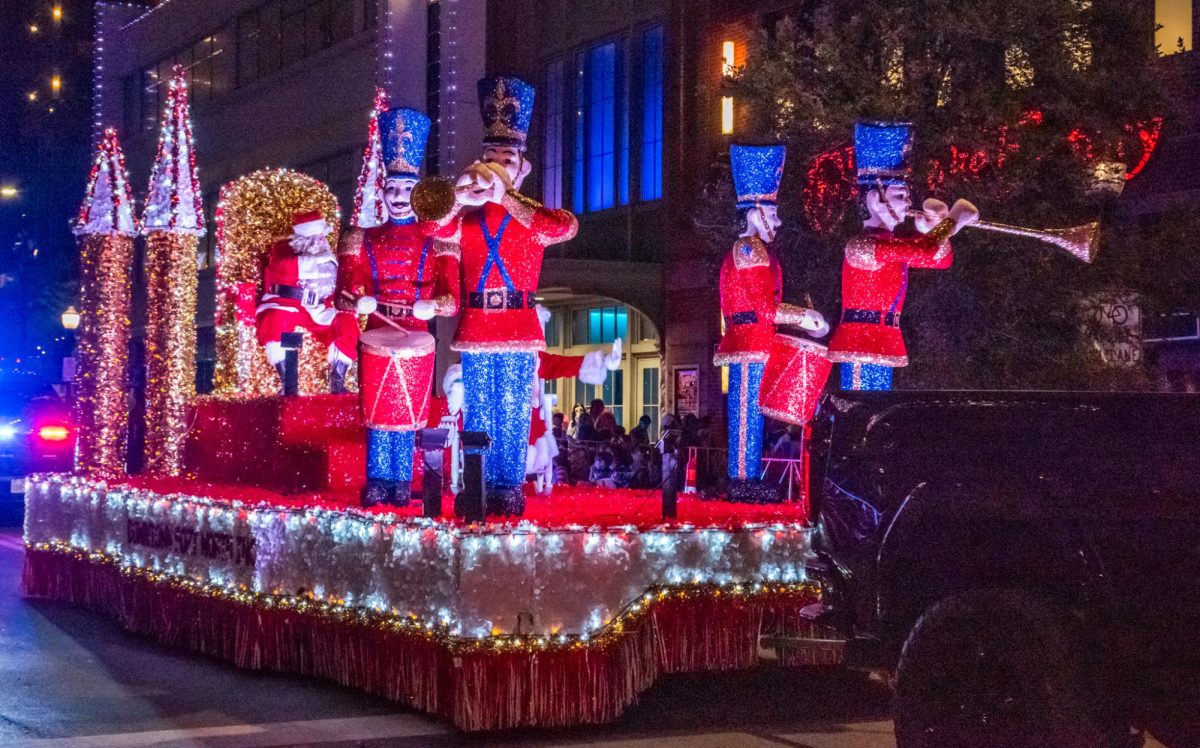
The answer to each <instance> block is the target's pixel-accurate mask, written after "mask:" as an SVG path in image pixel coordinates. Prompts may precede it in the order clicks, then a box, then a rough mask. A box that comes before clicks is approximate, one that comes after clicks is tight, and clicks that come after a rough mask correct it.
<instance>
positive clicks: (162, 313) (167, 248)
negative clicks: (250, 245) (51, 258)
mask: <svg viewBox="0 0 1200 748" xmlns="http://www.w3.org/2000/svg"><path fill="white" fill-rule="evenodd" d="M188 115H189V112H188V94H187V79H186V77H185V74H184V72H183V69H182V67H181V66H178V65H176V66H175V70H174V74H173V75H172V77H171V81H170V83H169V85H168V88H167V106H166V111H165V112H164V114H163V121H162V130H161V132H160V133H159V139H158V154H157V156H156V158H155V161H154V169H153V171H152V172H151V174H150V188H149V191H148V192H147V196H146V207H145V212H144V213H143V214H142V224H143V228H142V231H143V233H145V235H146V279H147V283H146V288H147V292H148V293H147V296H148V299H147V310H148V312H147V321H146V467H147V469H148V470H150V471H151V472H155V473H160V474H166V475H177V474H178V473H179V468H180V463H181V460H182V458H183V441H184V437H185V435H186V433H187V428H186V418H187V407H188V402H189V401H191V399H192V398H193V397H194V396H195V394H196V284H197V270H198V267H197V251H196V250H197V247H198V245H199V241H200V237H202V236H203V235H204V232H205V228H204V211H203V208H202V206H201V202H200V182H199V180H198V179H197V177H196V157H195V149H194V147H193V144H192V127H191V123H190V121H189V116H188Z"/></svg>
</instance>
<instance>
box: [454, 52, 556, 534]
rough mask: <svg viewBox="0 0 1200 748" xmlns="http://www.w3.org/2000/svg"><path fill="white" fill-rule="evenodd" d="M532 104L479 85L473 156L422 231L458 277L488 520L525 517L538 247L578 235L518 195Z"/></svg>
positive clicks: (525, 94) (510, 82)
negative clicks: (483, 439)
mask: <svg viewBox="0 0 1200 748" xmlns="http://www.w3.org/2000/svg"><path fill="white" fill-rule="evenodd" d="M533 98H534V89H533V87H532V86H530V85H529V84H528V83H525V82H524V81H522V80H520V79H519V78H512V77H500V76H495V77H488V78H484V79H483V80H481V81H479V101H480V107H481V111H482V115H483V124H484V127H485V128H486V134H485V136H484V139H483V153H482V157H481V158H480V160H479V161H477V162H476V163H474V164H472V165H471V166H470V167H469V168H468V169H467V170H466V172H465V173H464V174H463V175H462V176H461V177H460V178H459V180H458V188H457V203H456V205H455V208H454V210H452V211H451V212H450V213H449V214H448V215H447V216H445V217H443V218H441V219H440V220H439V221H436V222H432V221H431V223H433V224H434V225H433V226H431V227H430V231H431V232H432V233H434V235H435V236H436V237H437V238H438V239H439V240H441V242H443V243H441V244H439V252H440V253H443V254H452V255H453V256H454V258H455V259H457V260H459V265H460V269H461V273H460V283H461V294H460V295H461V299H462V302H463V303H462V314H461V316H460V318H459V323H458V331H457V333H456V334H455V338H454V342H453V344H452V346H451V347H452V348H453V349H454V350H456V351H461V352H462V366H463V382H464V384H465V386H466V406H465V411H466V417H465V423H466V430H467V431H485V432H487V433H488V434H489V435H490V436H491V439H492V443H491V447H490V448H489V450H488V452H487V454H486V459H485V461H484V466H485V479H486V481H487V484H488V511H489V512H490V513H492V514H520V513H522V512H523V511H524V509H525V497H524V493H523V488H522V486H523V484H524V482H525V452H526V448H527V447H528V437H529V426H530V416H531V412H530V407H529V403H530V397H531V393H530V388H531V387H532V385H533V382H534V374H535V372H536V371H537V353H538V351H541V350H544V349H545V347H546V342H545V339H544V337H543V334H542V327H541V325H540V324H539V322H538V316H537V312H536V311H534V306H535V301H534V294H535V292H536V291H537V287H538V279H539V277H540V276H541V271H542V255H543V253H544V251H545V248H546V246H547V245H550V244H556V243H559V242H565V241H569V240H570V239H571V238H572V237H574V236H575V232H576V230H577V229H578V222H577V221H576V220H575V216H573V215H572V214H571V213H569V212H567V211H565V210H552V209H549V208H546V207H543V206H542V205H541V204H540V203H538V202H536V201H534V200H531V199H530V198H527V197H525V196H524V195H522V194H521V193H520V191H519V190H520V188H521V183H522V182H524V181H525V177H526V176H528V175H529V172H530V170H531V168H532V167H531V165H530V163H529V161H528V159H526V157H525V136H526V134H527V133H528V131H529V123H530V122H531V120H532V118H533ZM435 306H436V310H437V311H438V312H439V313H440V312H441V307H440V305H435Z"/></svg>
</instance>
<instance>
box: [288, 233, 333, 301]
mask: <svg viewBox="0 0 1200 748" xmlns="http://www.w3.org/2000/svg"><path fill="white" fill-rule="evenodd" d="M288 246H290V247H291V248H292V249H293V250H294V251H295V252H296V255H297V256H298V257H299V258H300V279H299V285H300V287H301V288H303V289H306V290H311V291H315V292H316V294H317V297H318V298H320V299H321V300H322V302H323V301H324V300H325V299H327V298H329V296H331V295H332V294H333V292H334V290H335V289H336V288H337V268H338V266H337V256H336V255H334V253H333V248H332V247H330V246H329V238H328V237H327V236H325V235H324V234H318V235H316V236H301V235H299V234H297V235H295V236H293V237H292V238H291V240H290V241H289V242H288Z"/></svg>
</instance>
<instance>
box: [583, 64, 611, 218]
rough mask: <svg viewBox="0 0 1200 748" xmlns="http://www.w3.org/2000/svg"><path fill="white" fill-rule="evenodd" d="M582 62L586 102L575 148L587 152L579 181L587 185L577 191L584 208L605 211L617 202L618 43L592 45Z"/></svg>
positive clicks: (584, 153)
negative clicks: (583, 200) (582, 196)
mask: <svg viewBox="0 0 1200 748" xmlns="http://www.w3.org/2000/svg"><path fill="white" fill-rule="evenodd" d="M579 62H580V71H579V72H580V76H579V77H580V79H581V81H582V84H583V85H582V90H581V93H582V104H583V105H582V106H581V107H580V110H579V114H580V120H581V122H580V124H581V125H582V127H579V128H578V131H577V132H576V135H575V139H576V142H577V145H576V148H575V151H576V154H579V153H582V154H583V163H582V166H583V168H582V169H579V170H577V172H576V174H575V181H576V184H577V185H578V184H579V183H581V182H583V183H584V184H585V186H584V187H583V188H580V187H579V186H576V189H575V193H576V194H577V195H579V194H583V195H585V198H586V200H585V202H584V205H583V210H584V211H595V210H605V209H607V208H612V207H614V206H615V205H616V182H617V173H616V172H617V143H616V140H617V138H616V136H617V93H616V86H617V45H616V43H614V42H609V43H608V44H601V45H599V46H596V47H592V48H591V49H589V50H587V51H586V52H584V53H583V54H581V55H579ZM576 207H577V208H578V207H579V206H576Z"/></svg>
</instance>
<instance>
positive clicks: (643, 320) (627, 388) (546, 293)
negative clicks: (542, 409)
mask: <svg viewBox="0 0 1200 748" xmlns="http://www.w3.org/2000/svg"><path fill="white" fill-rule="evenodd" d="M538 302H539V303H540V304H542V305H543V306H545V307H546V308H547V309H549V310H550V315H551V316H550V322H549V323H548V324H547V325H546V350H547V351H549V352H550V353H557V354H562V355H582V354H584V353H587V352H588V351H591V350H595V349H597V348H601V349H608V348H609V346H611V345H612V342H613V340H614V339H616V338H620V339H621V345H622V348H623V352H624V355H623V356H622V360H621V367H620V368H619V369H617V370H615V371H611V372H609V374H608V379H607V380H605V382H604V384H599V385H590V384H584V383H583V382H580V381H578V380H576V379H557V380H549V381H547V382H546V385H545V387H546V392H549V393H553V394H555V395H557V396H558V403H559V407H558V410H560V411H561V412H562V413H563V414H564V416H565V417H566V418H567V419H568V420H569V419H570V414H571V409H572V408H573V407H574V405H575V403H579V404H581V405H583V406H584V407H585V408H586V407H588V405H589V404H590V403H591V401H592V400H593V399H596V398H599V399H601V400H603V401H604V404H605V407H606V408H607V409H608V410H611V411H612V412H613V415H614V416H615V417H616V420H617V423H618V425H620V426H623V427H624V428H625V431H626V432H628V431H629V430H631V429H632V428H633V427H634V426H637V424H638V420H639V419H640V418H641V417H642V416H643V415H645V416H649V417H650V424H651V425H650V434H651V439H656V438H657V437H658V425H659V415H660V412H661V389H662V388H661V383H662V376H661V368H662V347H661V339H660V336H659V331H658V328H657V326H655V324H654V322H653V321H652V320H651V319H650V317H649V316H647V315H646V314H643V313H642V312H641V311H640V310H638V309H637V308H636V307H633V306H631V305H629V304H626V303H624V302H622V301H619V300H617V299H613V298H611V297H608V296H600V295H593V294H578V293H573V292H571V291H568V290H566V289H561V288H543V289H542V290H540V291H538Z"/></svg>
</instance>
